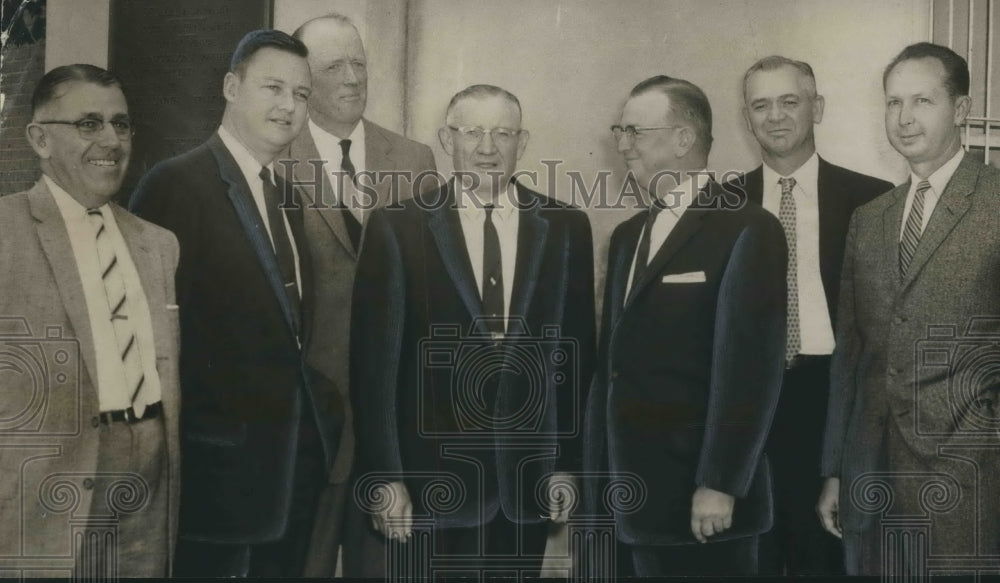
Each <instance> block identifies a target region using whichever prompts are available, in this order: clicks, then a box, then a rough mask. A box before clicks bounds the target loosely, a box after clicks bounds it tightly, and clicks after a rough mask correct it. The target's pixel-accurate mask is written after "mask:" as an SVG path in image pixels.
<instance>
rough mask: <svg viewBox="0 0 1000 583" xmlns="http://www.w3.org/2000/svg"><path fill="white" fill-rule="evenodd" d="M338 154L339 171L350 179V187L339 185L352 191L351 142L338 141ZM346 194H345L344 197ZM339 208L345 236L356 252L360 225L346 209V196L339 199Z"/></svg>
mask: <svg viewBox="0 0 1000 583" xmlns="http://www.w3.org/2000/svg"><path fill="white" fill-rule="evenodd" d="M340 152H341V154H342V156H341V158H340V169H341V170H343V171H344V173H345V174H347V176H348V177H349V178H350V179H351V184H350V185H345V184H344V183H343V182H341V184H342V185H343V186H344V190H345V191H346V190H347V189H353V188H354V185H355V184H356V182H355V181H356V180H357V176H356V175H357V169H356V168H355V167H354V162H351V140H340ZM346 194H347V193H346V192H345V195H346ZM340 204H341V206H343V207H344V222H345V223H347V234H348V236H350V237H351V243H352V244H353V245H354V249H355V250H357V248H358V244H359V243H360V242H361V223H360V222H359V221H358V218H357V217H355V216H354V213H352V212H351V211H350V210H348V208H347V198H346V196H342V197H341V201H340Z"/></svg>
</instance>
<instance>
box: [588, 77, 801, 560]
mask: <svg viewBox="0 0 1000 583" xmlns="http://www.w3.org/2000/svg"><path fill="white" fill-rule="evenodd" d="M611 132H612V136H613V137H614V138H615V140H616V142H615V144H616V146H617V148H618V151H619V152H620V153H621V154H622V156H623V157H624V159H625V164H626V165H627V167H628V170H629V177H628V179H629V180H633V181H635V184H637V185H638V187H639V189H640V191H641V192H643V193H644V194H645V195H646V196H648V198H649V201H650V207H649V210H646V211H643V212H641V213H639V214H637V215H636V216H634V217H633V218H631V219H629V220H627V221H625V222H624V223H622V224H621V225H619V226H618V227H617V228H616V229H615V231H614V233H613V234H612V236H611V244H610V249H609V254H608V269H607V283H606V288H605V295H604V305H603V311H604V316H603V325H602V329H601V333H602V334H603V335H604V336H603V338H602V340H601V343H600V346H601V348H602V351H603V352H602V354H600V355H599V356H598V360H597V362H598V363H599V364H598V370H597V372H596V373H595V375H594V385H593V388H592V389H591V391H590V395H589V401H588V404H587V412H586V421H585V425H584V427H585V434H586V437H585V443H587V444H588V448H587V450H586V451H585V452H584V453H585V460H586V463H585V469H586V470H587V471H588V475H608V473H609V472H610V475H611V479H612V480H614V479H615V478H614V476H615V475H621V476H625V475H633V476H638V477H639V478H640V479H641V480H642V481H643V483H644V485H645V488H646V490H647V491H648V492H649V496H648V499H647V500H646V501H645V504H644V505H643V506H642V508H641V509H640V510H639V511H638V512H631V513H629V512H621V511H619V510H615V509H613V508H612V509H606V510H605V511H608V510H610V511H612V513H613V515H614V520H615V527H616V528H615V530H616V534H617V538H618V540H619V541H620V542H621V543H624V550H626V551H627V554H626V556H624V557H621V558H620V559H621V560H620V563H619V564H620V565H623V566H624V569H623V573H628V574H632V575H637V576H666V575H753V574H755V569H756V562H757V561H756V559H757V557H756V552H757V535H759V534H761V533H763V532H765V531H767V530H768V528H770V519H771V516H770V509H771V504H772V500H771V492H770V475H769V473H768V466H767V461H766V459H764V458H762V457H761V455H760V451H761V449H762V447H763V444H764V441H765V439H766V438H767V432H768V427H769V426H770V423H771V417H772V415H773V412H774V408H775V405H776V402H777V397H778V390H779V388H780V386H781V371H782V370H783V358H782V357H783V354H784V341H785V337H784V329H785V326H784V318H785V315H784V314H785V243H784V235H783V233H782V231H781V226H780V224H779V223H778V221H777V219H775V218H774V217H773V216H771V215H769V214H768V213H767V212H766V211H764V210H763V209H761V208H759V207H751V206H744V207H742V208H735V209H734V208H730V207H729V206H724V205H721V204H720V202H721V201H723V200H724V199H725V198H726V197H725V195H724V193H723V191H722V187H721V186H720V185H719V184H718V183H716V182H715V181H714V180H713V179H712V178H711V177H710V175H709V174H708V173H707V172H706V170H705V168H706V166H707V164H708V154H709V151H710V149H711V145H712V110H711V107H710V105H709V103H708V99H707V97H706V96H705V94H704V93H703V92H702V91H701V89H699V88H698V87H696V86H695V85H693V84H692V83H690V82H688V81H684V80H682V79H674V78H671V77H667V76H657V77H652V78H650V79H647V80H646V81H643V82H642V83H640V84H638V85H637V86H636V87H635V88H634V89H633V90H632V92H631V94H630V95H629V98H628V100H627V101H626V103H625V106H624V108H623V110H622V113H621V120H620V122H619V123H618V124H617V125H614V126H612V127H611ZM586 486H587V487H586V488H585V492H586V502H587V507H588V508H589V510H590V511H591V512H597V513H599V512H601V510H602V507H603V503H602V500H603V499H605V498H604V496H602V494H601V491H602V489H603V488H605V487H607V485H606V483H605V482H604V481H602V480H597V479H594V480H591V481H588V483H587V484H586Z"/></svg>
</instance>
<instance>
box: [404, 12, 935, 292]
mask: <svg viewBox="0 0 1000 583" xmlns="http://www.w3.org/2000/svg"><path fill="white" fill-rule="evenodd" d="M927 12H928V7H927V4H926V3H925V2H913V1H911V0H877V1H873V0H838V1H836V2H831V1H828V0H753V1H751V0H630V1H628V2H606V1H605V0H561V1H557V2H551V1H543V0H504V1H503V2H495V1H494V0H463V2H462V3H461V5H459V4H458V3H457V2H456V1H455V0H411V6H410V15H411V17H410V22H411V26H410V31H409V34H410V55H411V57H410V61H409V62H410V70H409V77H408V83H409V89H408V92H409V97H410V99H409V101H408V103H407V105H408V107H409V114H408V115H409V118H410V120H411V125H410V129H411V131H410V134H411V137H413V138H414V139H417V140H419V141H423V142H425V143H428V144H432V145H433V147H434V149H435V154H436V156H437V158H438V168H439V169H442V170H446V171H447V170H450V168H451V162H450V160H448V159H447V157H446V155H445V153H444V151H443V150H442V149H441V147H440V145H439V144H438V140H437V136H436V132H437V129H438V128H439V127H440V126H441V125H442V124H443V114H444V108H445V106H446V105H447V102H448V100H449V99H450V97H451V96H452V95H453V94H454V93H455V92H457V91H458V90H460V89H462V88H464V87H466V86H468V85H470V84H473V83H491V84H495V85H500V86H502V87H504V88H506V89H508V90H510V91H512V92H513V93H514V94H516V95H517V96H518V98H519V99H520V100H521V103H522V105H523V108H524V121H523V125H524V127H525V128H527V129H529V130H530V131H531V141H530V143H529V145H528V148H527V151H526V153H525V156H524V158H523V159H522V164H521V167H522V168H524V169H527V170H534V171H537V172H539V176H540V179H542V178H543V177H544V176H545V173H544V170H545V168H544V166H542V165H541V164H540V162H539V161H540V160H542V159H560V160H564V161H565V164H563V165H562V166H561V167H560V169H561V170H565V169H578V170H579V171H581V172H582V173H583V175H584V177H586V179H587V182H588V183H590V182H591V181H592V180H593V179H594V176H596V174H597V172H598V171H601V170H611V171H613V172H614V173H615V178H613V179H612V180H611V181H610V186H611V187H612V189H614V190H615V192H617V188H619V186H620V177H621V175H622V174H623V173H624V164H623V163H622V162H621V158H620V156H619V155H618V153H617V152H616V151H615V145H614V143H613V141H612V140H611V138H610V134H609V131H608V126H609V125H611V124H613V123H616V122H617V121H618V115H619V113H620V108H621V105H622V102H623V101H624V98H625V97H626V96H627V94H628V91H629V90H630V89H631V87H632V86H633V85H635V84H636V83H637V82H639V81H641V80H643V79H645V78H647V77H649V76H652V75H655V74H667V75H671V76H674V77H681V78H685V79H688V80H690V81H692V82H694V83H695V84H697V85H699V86H700V87H701V88H702V89H703V90H704V91H705V92H706V94H707V95H708V97H709V99H710V101H711V104H712V108H713V111H714V117H715V123H714V126H715V128H714V135H715V145H714V147H713V150H712V155H711V158H710V161H709V168H710V169H712V170H715V171H717V172H723V171H725V170H729V169H739V170H746V169H750V168H752V167H754V166H756V165H757V164H758V163H759V157H758V154H757V148H756V144H755V143H754V142H753V139H752V137H751V136H749V134H748V133H747V131H746V128H745V123H744V121H743V119H742V115H741V113H740V110H741V108H742V93H741V91H742V89H741V85H740V83H741V79H742V75H743V72H744V71H745V70H746V68H747V67H748V66H749V65H750V64H752V63H753V62H754V61H755V60H756V59H758V58H760V57H762V56H765V55H768V54H772V53H780V54H784V55H787V56H790V57H793V58H797V59H802V60H805V61H808V62H809V63H811V64H812V65H813V67H814V68H815V71H816V75H817V78H818V85H819V91H820V92H821V93H822V94H823V95H825V97H826V116H825V118H824V120H823V123H822V124H821V125H820V126H819V127H818V128H817V140H818V144H819V149H820V152H821V153H822V155H823V156H824V157H826V158H827V159H829V160H831V161H832V162H834V163H837V164H841V165H845V166H848V167H851V168H854V169H857V170H860V171H863V172H867V173H870V174H874V175H877V176H880V177H883V178H886V179H890V180H893V181H896V182H898V181H900V180H901V179H902V178H903V177H904V176H905V165H904V164H903V163H902V160H901V158H899V157H898V156H897V155H896V153H895V152H894V151H893V150H892V148H891V147H890V146H889V144H888V141H887V140H886V138H885V134H884V131H883V122H882V90H881V71H882V68H883V67H884V66H885V65H886V64H887V63H888V62H889V60H890V59H891V58H892V56H894V55H895V54H896V53H897V52H898V51H899V50H900V49H902V48H903V47H904V46H905V45H907V44H910V43H912V42H916V41H919V40H926V37H927V32H928V24H929V23H928V16H927ZM568 184H569V182H568V180H565V179H560V181H559V182H558V185H559V191H560V192H558V193H555V194H556V195H557V196H558V197H559V198H562V199H567V198H568V194H567V193H568V190H569V188H568ZM541 186H542V188H541V189H542V190H543V191H545V190H546V189H545V188H544V186H545V182H544V180H542V185H541ZM629 214H630V213H628V212H624V211H604V212H600V211H592V212H591V220H592V224H593V226H594V235H595V241H596V247H597V255H596V256H595V259H596V260H597V262H598V263H599V264H603V262H604V257H605V255H606V246H607V237H608V236H609V234H610V230H611V229H612V228H613V227H614V225H615V224H617V223H618V222H620V221H621V220H622V219H623V218H624V217H625V216H628V215H629ZM602 273H603V265H599V266H598V274H599V279H601V277H600V275H601V274H602Z"/></svg>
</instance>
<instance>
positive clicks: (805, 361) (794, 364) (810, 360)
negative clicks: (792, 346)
mask: <svg viewBox="0 0 1000 583" xmlns="http://www.w3.org/2000/svg"><path fill="white" fill-rule="evenodd" d="M824 360H826V361H828V360H830V355H829V354H796V355H795V356H794V357H792V359H791V360H787V361H785V370H792V369H793V368H799V367H802V366H806V365H809V364H817V363H819V362H822V361H824Z"/></svg>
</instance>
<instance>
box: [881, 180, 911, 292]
mask: <svg viewBox="0 0 1000 583" xmlns="http://www.w3.org/2000/svg"><path fill="white" fill-rule="evenodd" d="M909 189H910V182H909V181H907V182H905V183H904V184H900V185H899V186H897V187H896V188H895V189H893V190H892V191H891V196H892V202H891V203H890V204H889V206H887V207H886V208H885V210H884V211H882V270H881V271H882V273H884V274H886V275H887V279H888V282H889V287H890V289H892V290H893V292H895V291H896V289H897V288H898V287H899V233H900V229H901V228H902V226H903V208H904V207H905V206H906V193H907V192H908V191H909Z"/></svg>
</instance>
